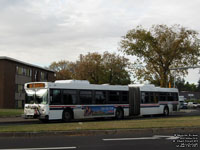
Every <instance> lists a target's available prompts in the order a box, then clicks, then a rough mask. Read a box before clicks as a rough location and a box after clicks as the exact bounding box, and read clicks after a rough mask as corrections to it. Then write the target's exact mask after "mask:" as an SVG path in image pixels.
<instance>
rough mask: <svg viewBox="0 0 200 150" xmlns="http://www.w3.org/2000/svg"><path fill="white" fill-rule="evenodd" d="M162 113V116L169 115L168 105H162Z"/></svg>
mask: <svg viewBox="0 0 200 150" xmlns="http://www.w3.org/2000/svg"><path fill="white" fill-rule="evenodd" d="M163 115H164V116H169V108H168V106H165V107H164V109H163Z"/></svg>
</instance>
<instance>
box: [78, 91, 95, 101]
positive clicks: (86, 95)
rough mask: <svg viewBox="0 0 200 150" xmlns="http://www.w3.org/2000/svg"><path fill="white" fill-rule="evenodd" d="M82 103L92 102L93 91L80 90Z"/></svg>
mask: <svg viewBox="0 0 200 150" xmlns="http://www.w3.org/2000/svg"><path fill="white" fill-rule="evenodd" d="M79 96H80V97H79V98H80V104H92V91H86V90H85V91H83V90H82V91H80V95H79Z"/></svg>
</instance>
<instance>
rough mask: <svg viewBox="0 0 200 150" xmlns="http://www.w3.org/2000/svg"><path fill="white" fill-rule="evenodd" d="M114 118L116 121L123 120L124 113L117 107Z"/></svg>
mask: <svg viewBox="0 0 200 150" xmlns="http://www.w3.org/2000/svg"><path fill="white" fill-rule="evenodd" d="M115 118H116V119H123V118H124V111H123V109H122V108H120V107H118V108H117V110H116V112H115Z"/></svg>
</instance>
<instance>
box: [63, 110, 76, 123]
mask: <svg viewBox="0 0 200 150" xmlns="http://www.w3.org/2000/svg"><path fill="white" fill-rule="evenodd" d="M72 119H73V113H72V111H71V110H64V111H63V115H62V120H63V121H64V122H69V121H71V120H72Z"/></svg>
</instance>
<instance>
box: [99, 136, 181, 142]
mask: <svg viewBox="0 0 200 150" xmlns="http://www.w3.org/2000/svg"><path fill="white" fill-rule="evenodd" d="M161 138H165V139H166V140H176V139H179V138H180V137H176V136H165V135H154V136H152V137H140V138H113V139H102V140H103V141H133V140H158V139H161Z"/></svg>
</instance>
